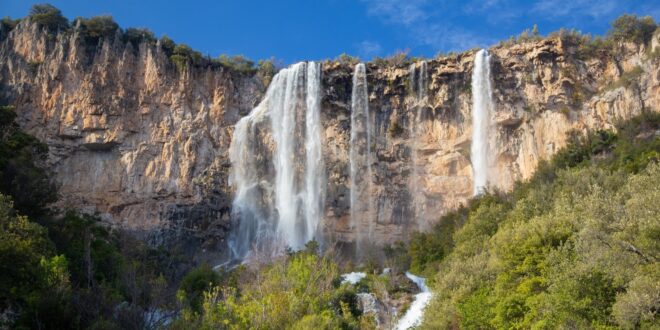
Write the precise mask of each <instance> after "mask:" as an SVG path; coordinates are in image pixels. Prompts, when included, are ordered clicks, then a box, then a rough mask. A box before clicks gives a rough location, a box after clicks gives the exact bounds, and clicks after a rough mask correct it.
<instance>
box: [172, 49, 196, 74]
mask: <svg viewBox="0 0 660 330" xmlns="http://www.w3.org/2000/svg"><path fill="white" fill-rule="evenodd" d="M201 59H202V54H201V53H200V52H197V51H194V50H193V49H192V48H190V46H188V45H186V44H178V45H176V46H174V49H173V50H172V55H171V56H170V60H172V62H174V64H175V65H176V66H177V68H178V69H179V71H181V70H183V69H185V68H186V67H187V66H188V64H193V65H194V64H196V63H199V62H200V61H201Z"/></svg>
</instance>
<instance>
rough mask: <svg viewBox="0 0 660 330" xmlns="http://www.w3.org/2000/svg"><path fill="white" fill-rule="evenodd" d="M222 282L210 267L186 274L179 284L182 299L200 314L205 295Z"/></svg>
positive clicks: (198, 268)
mask: <svg viewBox="0 0 660 330" xmlns="http://www.w3.org/2000/svg"><path fill="white" fill-rule="evenodd" d="M219 282H220V275H218V273H216V272H215V271H214V270H213V269H212V268H211V267H210V266H209V265H207V264H203V265H201V266H199V267H197V268H195V269H193V270H191V271H190V272H188V274H186V276H184V277H183V279H182V280H181V284H179V293H178V294H177V295H178V296H179V297H180V299H181V300H182V301H183V302H184V303H185V304H187V305H188V306H190V308H191V309H192V310H193V311H195V312H197V313H199V312H200V311H201V309H202V302H203V298H204V297H203V294H204V292H206V291H209V289H211V288H212V287H215V286H216V285H218V283H219Z"/></svg>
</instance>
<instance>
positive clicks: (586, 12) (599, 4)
mask: <svg viewBox="0 0 660 330" xmlns="http://www.w3.org/2000/svg"><path fill="white" fill-rule="evenodd" d="M618 7H619V4H618V3H617V1H616V0H570V1H565V0H540V1H537V2H536V3H535V4H534V6H533V8H532V10H533V12H535V13H537V14H540V15H544V16H546V17H554V18H558V17H572V18H573V19H575V20H579V19H580V18H581V17H592V18H601V17H605V16H608V15H610V14H612V13H614V12H615V11H616V10H617V9H618Z"/></svg>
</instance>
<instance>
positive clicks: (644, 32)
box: [608, 14, 656, 45]
mask: <svg viewBox="0 0 660 330" xmlns="http://www.w3.org/2000/svg"><path fill="white" fill-rule="evenodd" d="M655 29H656V24H655V21H654V20H653V17H651V16H644V17H637V16H636V15H626V14H624V15H621V16H619V17H618V18H617V19H616V20H614V22H612V28H611V29H610V31H609V32H608V36H609V37H610V38H612V39H613V40H615V41H619V42H628V41H632V42H634V43H636V44H639V45H645V44H647V43H648V42H649V41H650V40H651V37H652V36H653V32H654V31H655Z"/></svg>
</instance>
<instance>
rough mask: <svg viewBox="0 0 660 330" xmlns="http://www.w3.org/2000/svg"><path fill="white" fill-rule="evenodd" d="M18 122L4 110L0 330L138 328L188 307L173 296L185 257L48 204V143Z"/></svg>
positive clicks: (0, 114)
mask: <svg viewBox="0 0 660 330" xmlns="http://www.w3.org/2000/svg"><path fill="white" fill-rule="evenodd" d="M14 119H15V114H14V113H13V110H12V108H11V107H8V106H2V107H0V132H2V133H0V178H1V180H0V268H1V269H0V328H19V329H23V328H25V329H28V328H31V329H78V328H102V329H115V328H116V329H119V328H122V329H139V328H145V327H154V326H156V325H158V324H159V322H163V321H164V320H167V319H168V318H167V317H168V316H171V314H172V313H176V311H177V310H179V309H181V308H183V307H184V306H187V304H188V302H186V301H183V302H182V303H181V304H177V303H176V299H175V292H176V287H177V283H178V281H179V280H180V278H181V276H182V275H183V274H182V273H183V271H185V268H186V266H185V265H186V262H184V261H182V260H181V259H179V258H177V256H176V255H175V254H174V253H172V252H166V251H160V250H154V249H151V248H148V247H146V246H145V244H144V243H143V242H140V241H137V240H136V239H134V238H131V236H130V235H126V234H124V233H122V232H118V231H116V230H112V229H110V228H108V227H106V226H105V225H102V224H100V222H99V221H98V219H96V218H94V217H91V216H87V215H80V214H77V213H75V212H67V213H65V214H64V215H63V216H58V215H56V214H53V213H52V212H51V211H50V210H48V209H47V206H48V204H49V203H52V202H53V201H55V197H56V195H57V193H56V189H55V186H54V185H53V184H52V183H51V180H50V178H49V175H48V171H47V170H45V168H44V164H43V158H44V155H45V153H46V151H47V147H46V146H45V145H44V144H42V143H40V142H38V141H37V140H36V139H35V138H34V137H32V136H30V135H28V134H26V133H24V132H22V131H21V130H20V129H19V128H18V126H17V125H16V123H15V122H14ZM155 311H162V312H160V313H154V312H155ZM148 313H152V314H148ZM145 314H148V315H152V317H150V318H147V317H145Z"/></svg>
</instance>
